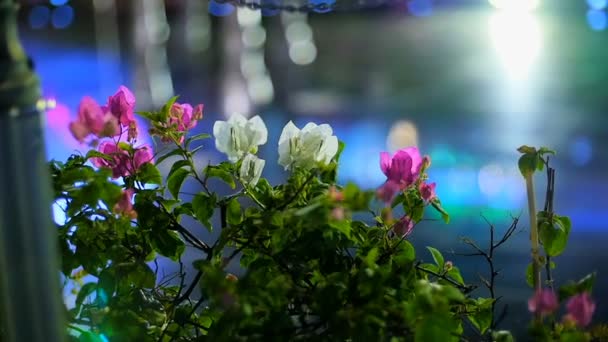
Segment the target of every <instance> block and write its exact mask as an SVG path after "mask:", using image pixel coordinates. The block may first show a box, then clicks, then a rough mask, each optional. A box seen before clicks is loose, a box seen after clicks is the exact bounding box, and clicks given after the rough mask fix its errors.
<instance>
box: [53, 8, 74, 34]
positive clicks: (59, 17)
mask: <svg viewBox="0 0 608 342" xmlns="http://www.w3.org/2000/svg"><path fill="white" fill-rule="evenodd" d="M73 20H74V9H73V8H72V6H69V5H65V6H61V7H57V8H55V9H54V10H53V15H52V18H51V21H52V22H53V26H54V27H55V28H58V29H63V28H66V27H68V26H70V25H71V24H72V21H73Z"/></svg>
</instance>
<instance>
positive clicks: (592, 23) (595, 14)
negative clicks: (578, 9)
mask: <svg viewBox="0 0 608 342" xmlns="http://www.w3.org/2000/svg"><path fill="white" fill-rule="evenodd" d="M587 23H588V24H589V27H591V29H593V30H595V31H602V30H605V29H606V26H607V25H608V18H607V17H606V12H604V11H598V10H595V9H590V10H588V11H587Z"/></svg>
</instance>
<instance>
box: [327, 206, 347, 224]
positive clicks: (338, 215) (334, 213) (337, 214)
mask: <svg viewBox="0 0 608 342" xmlns="http://www.w3.org/2000/svg"><path fill="white" fill-rule="evenodd" d="M330 216H331V218H332V219H334V220H338V221H340V220H344V217H345V213H344V208H342V207H335V208H333V209H332V210H331V215H330Z"/></svg>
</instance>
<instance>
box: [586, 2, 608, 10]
mask: <svg viewBox="0 0 608 342" xmlns="http://www.w3.org/2000/svg"><path fill="white" fill-rule="evenodd" d="M587 4H588V5H589V7H591V8H592V9H596V10H602V9H604V8H606V5H608V0H587Z"/></svg>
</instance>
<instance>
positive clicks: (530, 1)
mask: <svg viewBox="0 0 608 342" xmlns="http://www.w3.org/2000/svg"><path fill="white" fill-rule="evenodd" d="M489 2H490V4H492V6H494V7H496V8H498V9H501V10H509V11H531V10H533V9H536V8H537V7H538V5H539V4H540V0H489Z"/></svg>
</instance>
